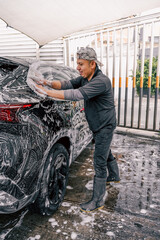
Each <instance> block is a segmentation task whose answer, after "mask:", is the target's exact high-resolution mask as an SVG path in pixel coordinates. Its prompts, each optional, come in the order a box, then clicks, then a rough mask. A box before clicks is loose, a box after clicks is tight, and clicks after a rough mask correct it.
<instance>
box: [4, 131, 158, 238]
mask: <svg viewBox="0 0 160 240" xmlns="http://www.w3.org/2000/svg"><path fill="white" fill-rule="evenodd" d="M112 152H113V154H114V155H115V157H116V159H117V161H118V165H119V169H120V177H121V182H120V183H118V184H112V185H107V186H106V189H107V192H108V195H107V198H106V202H105V207H104V208H103V209H102V210H99V211H96V212H93V213H89V214H86V213H81V212H80V211H79V204H80V203H81V202H83V201H86V200H89V198H90V197H91V195H92V179H93V175H94V171H93V165H92V159H93V153H94V145H92V144H90V145H89V146H88V147H87V148H86V149H85V150H84V151H83V152H82V153H81V155H80V156H79V157H78V158H77V159H76V161H75V162H74V163H73V164H72V166H71V167H70V176H69V183H68V187H67V192H66V195H65V199H64V201H63V203H62V206H61V207H60V208H59V209H58V211H57V212H56V213H55V214H54V215H53V216H49V217H46V216H45V217H44V216H40V215H38V214H32V213H31V212H29V211H28V210H27V209H23V210H22V211H21V212H19V213H16V214H13V215H7V216H0V219H1V221H0V222H1V223H0V227H1V233H0V239H1V240H2V239H5V240H36V239H40V240H65V239H68V240H72V239H77V240H108V239H118V240H123V239H127V240H158V239H160V157H159V156H160V141H159V140H156V139H151V138H145V137H142V136H129V135H124V134H117V133H115V134H114V137H113V142H112Z"/></svg>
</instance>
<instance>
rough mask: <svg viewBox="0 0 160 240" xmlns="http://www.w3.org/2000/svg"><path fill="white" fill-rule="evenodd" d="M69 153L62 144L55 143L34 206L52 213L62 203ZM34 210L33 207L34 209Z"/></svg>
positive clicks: (44, 211) (37, 210)
mask: <svg viewBox="0 0 160 240" xmlns="http://www.w3.org/2000/svg"><path fill="white" fill-rule="evenodd" d="M68 171H69V154H68V152H67V150H66V148H65V147H64V146H63V145H62V144H59V143H57V144H55V145H54V146H53V147H52V149H51V151H50V153H49V154H48V157H47V161H46V164H45V168H44V173H43V177H42V181H41V187H40V192H39V195H38V197H37V199H36V201H35V202H34V204H33V206H32V208H33V207H34V210H35V211H36V212H38V213H40V214H42V215H51V214H53V213H54V212H56V211H57V209H58V208H59V206H60V205H61V203H62V201H63V199H64V195H65V192H66V187H67V183H68ZM32 210H33V209H32Z"/></svg>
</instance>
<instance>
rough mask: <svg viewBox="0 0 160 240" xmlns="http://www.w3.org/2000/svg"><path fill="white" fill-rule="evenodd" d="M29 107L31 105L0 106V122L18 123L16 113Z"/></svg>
mask: <svg viewBox="0 0 160 240" xmlns="http://www.w3.org/2000/svg"><path fill="white" fill-rule="evenodd" d="M31 106H32V104H0V121H3V122H18V121H19V120H18V117H17V112H18V111H19V110H20V109H23V108H28V107H31Z"/></svg>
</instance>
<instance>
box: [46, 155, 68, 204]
mask: <svg viewBox="0 0 160 240" xmlns="http://www.w3.org/2000/svg"><path fill="white" fill-rule="evenodd" d="M51 158H52V156H51ZM52 159H53V158H52ZM52 162H53V163H52V164H51V168H50V169H51V170H50V174H49V184H48V198H49V201H50V202H52V204H57V203H59V202H61V201H62V199H63V196H64V193H65V188H66V181H67V174H68V164H67V159H66V157H65V155H64V154H63V153H60V154H58V155H57V157H56V159H55V161H52Z"/></svg>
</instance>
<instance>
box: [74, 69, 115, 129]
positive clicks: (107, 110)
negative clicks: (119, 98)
mask: <svg viewBox="0 0 160 240" xmlns="http://www.w3.org/2000/svg"><path fill="white" fill-rule="evenodd" d="M70 83H71V84H72V86H73V88H74V89H78V90H79V91H80V93H81V95H82V96H83V98H84V109H85V115H86V119H87V121H88V124H89V127H90V129H91V130H92V131H93V132H97V131H98V130H100V129H101V128H103V127H105V126H113V125H114V126H115V125H116V114H115V106H114V98H113V92H112V87H111V81H110V79H109V78H108V77H106V76H105V75H104V74H103V73H102V71H101V70H100V69H99V68H98V67H97V68H96V71H95V73H94V75H93V77H92V79H91V80H90V81H88V79H87V78H83V77H82V76H79V77H78V78H76V79H72V80H70Z"/></svg>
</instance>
